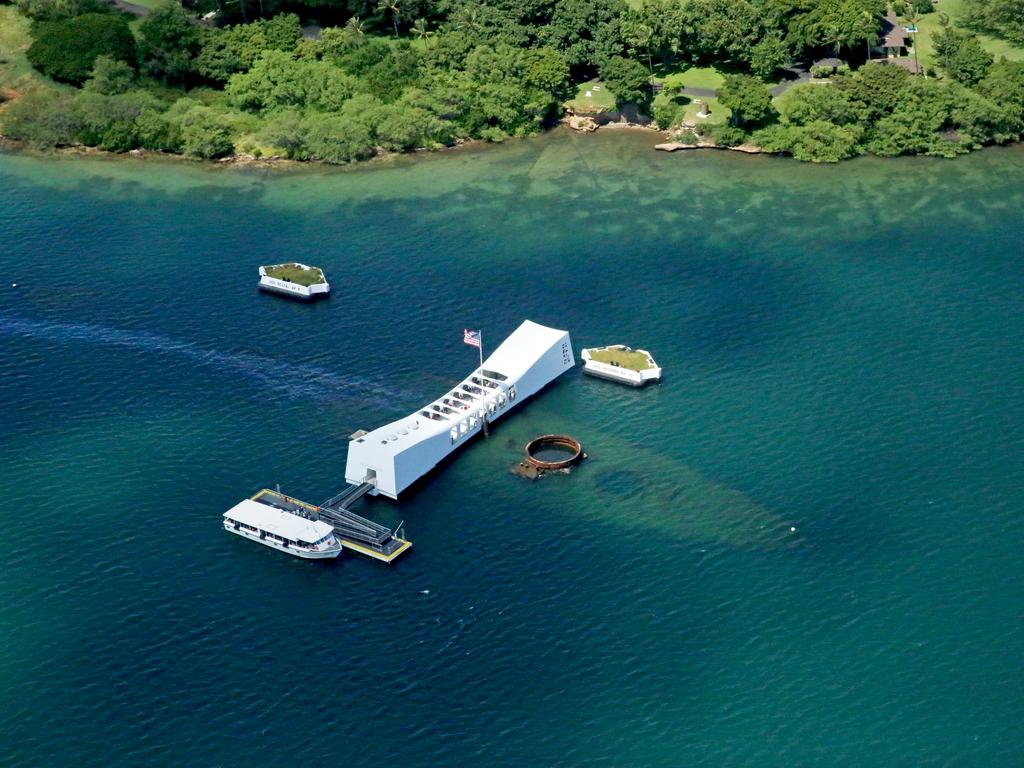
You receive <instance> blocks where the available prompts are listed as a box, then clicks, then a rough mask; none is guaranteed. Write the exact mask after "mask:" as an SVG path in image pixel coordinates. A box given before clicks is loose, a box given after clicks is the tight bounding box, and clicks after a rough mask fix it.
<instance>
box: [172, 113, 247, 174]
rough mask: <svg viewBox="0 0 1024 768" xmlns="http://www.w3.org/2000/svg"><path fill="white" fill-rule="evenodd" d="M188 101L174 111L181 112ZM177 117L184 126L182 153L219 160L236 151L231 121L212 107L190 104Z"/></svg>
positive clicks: (181, 125)
mask: <svg viewBox="0 0 1024 768" xmlns="http://www.w3.org/2000/svg"><path fill="white" fill-rule="evenodd" d="M187 101H189V100H188V99H182V100H181V101H179V102H178V103H177V104H175V105H174V108H172V109H173V110H174V111H180V110H179V105H181V104H182V103H184V102H187ZM176 117H178V124H179V125H180V127H181V151H182V152H183V153H184V154H186V155H188V156H190V157H198V158H200V159H203V160H215V159H217V158H219V157H227V156H228V155H230V154H232V153H233V152H234V151H235V144H234V140H233V131H232V127H231V121H230V120H229V119H228V118H227V116H225V115H223V114H221V113H220V112H218V111H216V110H215V109H213V108H212V107H206V106H202V105H199V104H193V105H188V106H187V107H186V108H185V109H184V110H183V111H180V117H179V116H178V115H176Z"/></svg>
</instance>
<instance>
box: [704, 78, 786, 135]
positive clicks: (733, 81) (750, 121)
mask: <svg viewBox="0 0 1024 768" xmlns="http://www.w3.org/2000/svg"><path fill="white" fill-rule="evenodd" d="M718 100H719V101H720V102H721V103H722V106H724V107H728V109H729V110H730V111H731V112H732V117H731V118H730V121H731V123H732V124H733V125H734V126H736V127H737V128H742V129H744V130H750V129H751V128H756V127H758V126H761V125H764V124H765V123H767V122H768V121H769V120H770V119H771V118H772V117H774V116H775V108H774V107H773V106H772V94H771V92H770V91H769V90H768V88H767V86H765V84H764V83H763V82H761V81H760V80H759V79H757V78H756V77H751V76H750V75H729V76H727V77H726V78H725V83H724V84H723V85H722V87H721V88H719V89H718Z"/></svg>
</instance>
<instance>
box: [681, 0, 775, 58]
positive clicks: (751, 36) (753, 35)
mask: <svg viewBox="0 0 1024 768" xmlns="http://www.w3.org/2000/svg"><path fill="white" fill-rule="evenodd" d="M686 26H687V27H688V28H689V29H690V30H692V45H693V46H694V48H695V52H696V53H697V54H698V56H699V57H700V58H701V59H703V60H705V61H716V62H728V63H733V64H743V63H746V62H749V61H750V58H751V53H752V51H753V49H754V46H755V45H757V42H758V40H760V39H761V38H762V36H763V35H764V30H765V26H764V18H763V16H762V14H761V10H760V9H759V8H758V6H756V5H754V4H753V3H750V2H747V0H691V2H689V3H688V4H687V5H686Z"/></svg>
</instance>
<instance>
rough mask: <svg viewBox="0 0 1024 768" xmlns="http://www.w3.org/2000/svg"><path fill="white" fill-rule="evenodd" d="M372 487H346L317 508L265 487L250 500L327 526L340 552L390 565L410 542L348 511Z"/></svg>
mask: <svg viewBox="0 0 1024 768" xmlns="http://www.w3.org/2000/svg"><path fill="white" fill-rule="evenodd" d="M372 487H373V486H372V485H371V484H370V483H363V484H362V485H358V486H349V487H348V488H346V489H345V490H344V491H342V492H341V493H339V494H337V495H336V496H333V497H331V498H330V499H328V500H327V501H325V502H324V503H323V504H321V505H319V506H316V505H314V504H310V503H308V502H305V501H300V500H299V499H294V498H292V497H291V496H286V495H284V494H283V493H280V492H279V491H271V490H269V489H267V488H264V489H263V490H261V491H260V492H259V493H257V494H256V495H255V496H253V497H252V500H253V501H256V502H259V503H260V504H266V505H267V506H270V507H275V508H277V509H282V510H284V511H286V512H291V513H292V514H295V515H301V516H302V517H307V518H309V519H310V520H320V521H322V522H325V523H329V524H330V525H332V526H333V527H334V535H335V536H336V537H337V539H338V541H340V542H341V546H342V547H343V548H344V549H351V550H352V551H353V552H358V553H359V554H361V555H366V556H367V557H372V558H373V559H374V560H380V561H381V562H382V563H391V562H393V561H394V560H395V559H397V558H398V557H399V556H400V555H401V554H403V553H404V552H405V551H407V550H408V549H409V548H410V547H412V542H411V541H407V540H406V539H403V538H401V537H399V536H398V535H397V533H398V529H396V530H391V529H390V528H387V527H385V526H383V525H380V524H379V523H375V522H373V521H372V520H367V519H366V518H365V517H361V516H359V515H357V514H356V513H355V512H353V511H352V510H350V509H348V505H350V504H352V503H354V502H355V501H357V500H358V499H360V498H362V497H363V496H365V495H366V494H367V493H368V492H369V491H370V489H371V488H372Z"/></svg>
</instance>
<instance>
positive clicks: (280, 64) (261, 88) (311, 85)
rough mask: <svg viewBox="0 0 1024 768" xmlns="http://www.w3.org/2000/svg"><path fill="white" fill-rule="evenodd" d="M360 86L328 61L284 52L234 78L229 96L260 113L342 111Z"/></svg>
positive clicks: (266, 57)
mask: <svg viewBox="0 0 1024 768" xmlns="http://www.w3.org/2000/svg"><path fill="white" fill-rule="evenodd" d="M357 85H358V83H357V82H356V80H355V79H354V78H353V77H351V76H350V75H347V74H346V73H345V72H344V71H343V70H342V69H341V68H340V67H337V66H335V65H333V64H331V63H330V62H328V61H315V60H314V61H305V60H298V59H296V58H295V57H294V55H292V54H290V53H285V52H284V51H267V52H265V53H264V54H263V56H261V57H260V58H259V59H257V60H256V63H255V64H253V67H252V69H250V70H249V71H248V72H242V73H238V74H235V75H232V76H231V79H230V80H229V81H228V85H227V88H226V89H225V90H226V93H227V94H228V96H229V98H230V99H231V101H232V103H233V104H234V105H235V106H237V107H239V108H241V109H245V110H249V111H253V112H259V111H263V110H270V109H278V108H282V107H300V108H301V107H312V108H316V109H326V110H334V109H339V108H340V107H341V106H342V104H344V102H345V101H346V100H347V99H349V98H350V97H351V96H352V94H353V93H354V92H355V90H356V87H357Z"/></svg>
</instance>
